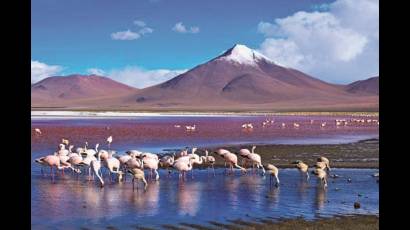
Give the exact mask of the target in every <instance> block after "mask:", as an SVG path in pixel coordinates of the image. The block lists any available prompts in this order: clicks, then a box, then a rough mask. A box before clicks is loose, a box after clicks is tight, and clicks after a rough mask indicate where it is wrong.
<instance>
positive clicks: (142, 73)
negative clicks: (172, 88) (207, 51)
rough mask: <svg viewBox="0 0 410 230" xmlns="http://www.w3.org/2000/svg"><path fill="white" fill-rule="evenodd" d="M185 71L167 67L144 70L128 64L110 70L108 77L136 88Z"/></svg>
mask: <svg viewBox="0 0 410 230" xmlns="http://www.w3.org/2000/svg"><path fill="white" fill-rule="evenodd" d="M186 71H187V70H168V69H156V70H145V69H143V68H140V67H135V66H128V67H125V68H123V69H116V70H112V71H110V72H109V74H108V77H110V78H111V79H113V80H115V81H119V82H122V83H124V84H127V85H130V86H133V87H136V88H145V87H148V86H152V85H156V84H159V83H162V82H165V81H167V80H169V79H171V78H173V77H175V76H177V75H179V74H181V73H183V72H186Z"/></svg>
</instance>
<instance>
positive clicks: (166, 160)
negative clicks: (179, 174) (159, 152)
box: [159, 155, 175, 175]
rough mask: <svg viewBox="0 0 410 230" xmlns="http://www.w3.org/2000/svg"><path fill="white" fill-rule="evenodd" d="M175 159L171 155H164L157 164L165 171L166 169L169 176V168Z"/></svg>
mask: <svg viewBox="0 0 410 230" xmlns="http://www.w3.org/2000/svg"><path fill="white" fill-rule="evenodd" d="M174 161H175V158H174V156H173V155H164V156H162V157H161V158H160V159H159V164H160V166H161V167H165V168H166V169H168V175H170V174H171V170H170V169H169V167H171V166H172V164H174Z"/></svg>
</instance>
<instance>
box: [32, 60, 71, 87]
mask: <svg viewBox="0 0 410 230" xmlns="http://www.w3.org/2000/svg"><path fill="white" fill-rule="evenodd" d="M62 69H63V68H62V67H61V66H58V65H47V64H45V63H42V62H39V61H33V60H31V84H34V83H36V82H38V81H41V80H43V79H44V78H47V77H51V76H55V75H56V74H58V73H60V72H61V70H62Z"/></svg>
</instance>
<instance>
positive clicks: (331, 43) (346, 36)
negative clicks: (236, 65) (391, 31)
mask: <svg viewBox="0 0 410 230" xmlns="http://www.w3.org/2000/svg"><path fill="white" fill-rule="evenodd" d="M328 7H329V11H327V12H317V11H315V12H304V11H299V12H297V13H295V14H293V15H291V16H288V17H286V18H280V19H276V20H274V22H273V23H269V22H260V23H259V24H258V32H260V33H263V34H264V35H265V36H266V37H267V38H266V39H265V40H264V41H263V42H262V43H261V45H260V47H259V49H260V52H262V53H263V54H265V55H266V56H268V57H270V58H271V59H272V60H273V61H275V62H278V63H280V64H282V65H285V66H288V67H292V68H296V69H299V70H301V71H304V72H306V73H309V74H311V75H313V76H315V77H318V78H321V79H323V80H326V81H331V82H337V83H347V82H350V81H354V80H359V79H363V78H367V77H371V76H373V75H378V61H379V53H378V45H379V22H378V20H379V13H378V9H379V7H378V0H355V1H353V0H337V1H336V2H334V3H332V4H329V6H328Z"/></svg>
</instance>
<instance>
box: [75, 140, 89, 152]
mask: <svg viewBox="0 0 410 230" xmlns="http://www.w3.org/2000/svg"><path fill="white" fill-rule="evenodd" d="M87 147H88V142H87V141H86V142H85V144H84V148H81V147H78V148H77V149H76V150H75V151H76V152H77V153H78V154H83V153H85V151H87Z"/></svg>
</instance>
